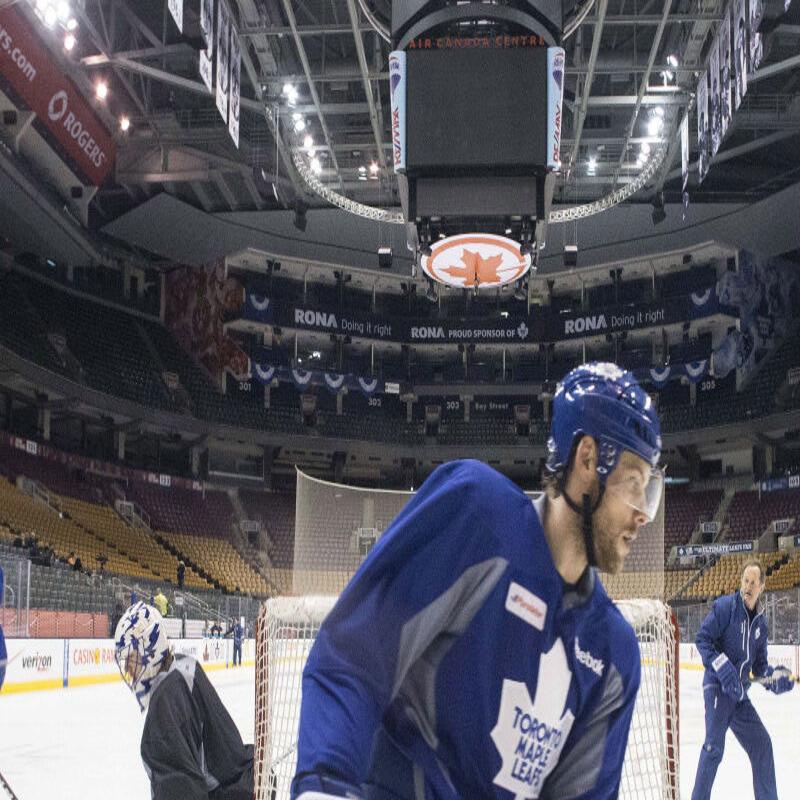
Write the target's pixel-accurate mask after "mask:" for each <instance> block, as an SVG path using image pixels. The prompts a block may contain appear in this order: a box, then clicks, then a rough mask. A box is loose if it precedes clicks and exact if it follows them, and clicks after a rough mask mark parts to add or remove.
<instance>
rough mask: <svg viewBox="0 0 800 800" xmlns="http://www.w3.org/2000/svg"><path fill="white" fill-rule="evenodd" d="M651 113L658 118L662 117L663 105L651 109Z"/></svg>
mask: <svg viewBox="0 0 800 800" xmlns="http://www.w3.org/2000/svg"><path fill="white" fill-rule="evenodd" d="M653 115H654V116H656V117H658V118H659V119H664V106H656V107H655V108H654V109H653Z"/></svg>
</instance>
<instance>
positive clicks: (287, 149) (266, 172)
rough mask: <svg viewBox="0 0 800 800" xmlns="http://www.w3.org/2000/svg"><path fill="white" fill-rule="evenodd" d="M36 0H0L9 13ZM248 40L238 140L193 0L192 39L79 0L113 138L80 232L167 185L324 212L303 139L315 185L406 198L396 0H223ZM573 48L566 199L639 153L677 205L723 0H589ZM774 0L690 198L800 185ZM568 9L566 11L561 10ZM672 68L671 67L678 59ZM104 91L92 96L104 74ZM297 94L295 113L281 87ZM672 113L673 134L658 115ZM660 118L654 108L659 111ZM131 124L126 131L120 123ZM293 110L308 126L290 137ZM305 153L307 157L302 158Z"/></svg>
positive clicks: (782, 33)
mask: <svg viewBox="0 0 800 800" xmlns="http://www.w3.org/2000/svg"><path fill="white" fill-rule="evenodd" d="M15 2H19V3H21V4H27V3H28V0H0V7H2V6H5V5H10V4H14V3H15ZM228 2H229V5H230V7H231V10H232V12H233V15H234V17H235V18H236V26H237V28H238V30H239V32H240V34H241V40H242V46H243V52H242V114H241V131H240V135H241V139H240V145H239V147H238V148H237V147H236V146H235V145H234V144H233V142H232V140H231V138H230V136H229V133H228V129H227V125H226V124H225V123H224V122H223V120H222V118H221V116H220V115H219V113H218V111H217V109H216V107H215V104H214V98H213V97H212V96H211V95H210V93H209V92H208V91H207V90H206V88H205V86H204V84H203V83H202V81H201V78H200V75H199V72H198V54H199V50H200V48H201V46H202V44H201V43H202V39H201V34H200V26H199V5H200V4H199V0H186V2H185V4H184V32H183V34H180V33H179V32H178V29H177V27H176V25H175V23H174V21H173V19H172V17H171V16H170V13H169V10H168V6H167V0H81V2H78V0H72V3H71V5H72V6H73V7H74V13H75V14H76V17H77V19H78V23H79V26H78V32H77V36H76V40H77V41H76V44H75V46H74V48H72V50H71V51H70V52H69V53H65V52H64V50H63V47H62V42H61V40H60V39H59V38H58V37H57V36H56V35H54V34H50V42H51V46H52V50H53V56H54V58H56V59H58V60H59V61H60V62H61V65H62V66H63V68H64V70H65V71H67V72H68V73H69V74H70V75H71V76H72V77H73V78H74V79H75V81H76V82H77V84H78V85H79V86H80V87H81V89H82V90H83V91H84V92H85V94H86V95H87V97H90V98H92V100H93V102H94V103H95V106H96V107H98V110H99V111H100V113H101V114H102V116H103V117H104V120H105V122H106V124H107V125H109V126H110V127H111V126H113V128H114V130H115V131H116V135H117V142H118V157H117V165H116V172H115V176H114V180H113V181H109V182H108V183H107V185H105V186H104V187H103V188H101V190H100V191H98V192H97V194H96V195H95V196H94V198H93V200H92V202H91V206H90V209H89V215H88V226H89V228H91V229H93V230H99V229H101V228H103V227H104V226H106V225H108V224H109V223H111V222H113V221H114V220H116V219H118V218H120V217H121V216H122V215H123V214H125V213H127V212H129V211H132V210H134V209H136V208H137V207H138V206H141V205H142V204H144V203H146V202H147V201H148V200H150V199H151V198H153V197H154V196H156V195H158V194H160V193H162V192H166V193H168V194H170V195H172V196H174V197H176V198H178V199H180V200H182V201H184V202H187V203H189V204H191V205H192V206H194V207H196V208H197V209H199V210H203V211H206V212H213V213H220V212H231V211H239V212H241V211H263V212H268V211H271V210H277V209H285V208H291V207H292V205H293V203H294V201H295V200H296V198H301V199H302V200H303V201H304V202H306V203H307V204H308V205H310V206H315V205H318V206H321V207H322V206H325V205H326V203H325V202H324V201H322V200H320V199H319V198H318V197H317V196H316V195H315V194H314V193H313V192H311V191H310V190H309V188H308V186H307V185H306V183H305V182H304V181H303V179H302V177H301V176H300V175H299V174H298V172H297V170H296V169H295V167H294V165H293V151H294V150H298V149H300V148H301V147H302V145H303V141H302V140H303V139H304V138H305V136H306V135H310V136H312V137H313V140H314V149H313V154H312V155H313V157H316V158H317V159H318V160H319V169H320V172H319V175H318V177H319V179H320V180H321V181H322V182H323V183H324V184H325V185H326V186H328V187H330V188H331V189H332V190H334V191H336V192H338V193H340V194H342V195H344V196H346V197H348V198H351V199H353V200H355V201H358V202H361V203H364V204H368V205H371V206H381V207H386V206H393V207H397V206H398V197H397V186H396V181H395V178H394V175H393V173H392V170H391V166H390V165H389V158H388V156H389V155H390V149H389V148H390V141H391V137H390V130H389V117H390V104H389V87H388V73H387V54H388V51H389V45H388V44H387V42H385V41H384V40H383V39H382V38H381V36H380V35H379V34H378V33H377V32H376V30H375V29H374V28H373V27H372V25H371V24H370V22H369V21H368V20H367V18H366V16H365V14H364V11H363V10H362V8H361V6H360V3H363V4H364V5H365V6H366V7H367V8H369V9H370V10H371V12H372V13H373V14H374V15H375V17H377V18H378V19H379V20H380V19H383V20H386V19H388V17H389V12H390V3H389V0H228ZM590 2H592V5H591V9H590V11H589V13H588V15H587V16H586V17H585V19H584V20H583V22H582V23H581V24H580V26H579V27H578V28H577V30H576V31H575V33H574V34H573V35H572V36H570V37H569V38H568V39H567V40H566V42H565V48H566V51H567V71H566V83H565V101H564V107H565V117H564V131H563V136H564V138H563V149H562V159H563V164H564V166H565V169H564V172H563V174H562V176H561V177H560V178H559V181H558V184H557V188H556V192H555V200H554V202H555V203H556V205H562V206H564V205H567V206H568V205H573V204H577V203H585V202H591V201H594V200H597V199H599V198H602V197H603V196H606V195H608V194H609V193H610V192H612V191H614V190H618V189H620V188H622V187H625V186H626V185H629V184H630V183H631V181H634V180H635V179H636V177H637V175H638V174H639V173H640V172H641V164H640V163H638V159H639V154H640V152H641V150H642V148H643V147H646V146H647V145H651V146H652V145H653V144H656V143H657V142H660V141H664V142H666V143H668V145H669V150H668V156H667V159H666V161H665V163H664V165H663V166H662V167H661V168H660V169H659V170H658V171H657V172H656V174H655V175H654V177H653V178H652V180H650V181H648V183H647V185H646V186H645V188H643V189H641V190H640V191H638V192H637V193H636V194H635V195H634V196H633V197H632V198H631V201H632V202H638V203H645V204H649V203H654V204H656V205H658V204H659V203H660V201H661V197H662V195H661V192H662V191H663V192H664V194H663V198H664V200H665V201H666V202H667V203H679V202H680V197H681V176H680V161H681V156H680V145H679V139H680V137H679V136H678V126H679V124H680V122H681V120H682V118H683V117H684V116H685V115H686V113H687V108H688V107H690V106H691V104H692V102H693V97H694V90H695V86H696V82H697V79H698V76H699V75H700V74H701V72H702V71H703V69H704V68H705V65H706V62H707V56H708V50H709V47H710V43H711V42H712V40H713V38H714V36H715V34H716V30H717V27H718V25H719V22H720V20H721V19H722V14H723V11H724V10H725V9H726V8H727V7H728V6H727V3H726V2H722V0H662V1H661V2H659V0H644V2H640V0H590ZM772 2H776V3H777V2H779V3H780V8H781V9H782V8H783V0H770V2H768V3H767V4H766V8H767V16H769V14H774V15H775V16H774V18H773V19H770V20H769V25H768V27H769V30H768V31H767V32H766V33H765V36H764V42H765V44H764V59H763V62H762V64H761V66H760V67H759V69H758V70H757V71H756V72H755V73H753V74H751V75H750V77H749V87H748V92H747V95H746V97H745V100H744V102H743V105H742V107H741V108H740V109H739V110H738V111H737V112H736V114H735V115H734V117H733V122H732V126H731V128H730V129H729V132H728V134H727V136H726V138H725V140H724V142H723V144H722V147H721V149H720V151H719V152H718V154H717V155H716V157H715V158H714V159H713V161H712V163H711V169H710V172H709V174H708V176H707V177H706V178H705V180H704V181H703V183H702V185H698V182H697V164H696V159H697V149H696V123H695V120H694V114H693V113H692V114H691V116H690V138H691V141H692V148H691V156H690V158H691V173H690V181H689V192H690V196H691V201H692V203H735V204H740V203H752V202H755V201H757V200H761V199H763V198H765V197H767V196H769V195H771V194H773V193H775V192H778V191H780V190H781V189H784V188H786V187H787V186H790V185H792V184H795V183H797V182H798V181H800V56H798V55H797V53H798V50H799V49H800V0H794V2H793V3H792V5H791V6H790V8H789V10H788V11H787V12H786V13H785V14H782V15H778V13H777V11H775V9H776V7H777V6H775V5H772V4H771V3H772ZM565 10H566V11H567V12H569V10H570V9H569V7H566V8H565ZM675 64H677V66H675ZM101 80H102V81H105V82H107V84H108V86H109V93H108V96H107V97H106V99H105V100H104V101H102V103H101V102H98V101H97V100H96V99H95V98H94V97H93V90H94V87H95V86H96V85H97V83H98V82H99V81H101ZM286 84H292V85H293V86H295V87H296V89H297V100H296V103H295V105H293V106H291V107H290V106H289V105H288V103H287V101H286V95H285V94H284V92H283V91H282V90H283V87H284V86H285V85H286ZM656 109H663V127H662V129H661V131H659V132H658V133H657V134H654V133H653V132H652V130H651V129H650V128H649V125H648V122H649V120H650V119H651V118H652V117H653V115H654V113H655V112H656ZM659 113H660V112H659ZM123 115H124V116H127V117H129V119H130V122H131V125H130V128H129V130H127V131H126V132H124V133H123V132H121V131H119V130H118V129H117V126H118V120H119V119H120V118H121V117H122V116H123ZM296 115H301V116H302V120H303V123H304V125H305V129H304V131H303V132H302V134H297V133H295V131H294V130H293V127H294V125H295V116H296ZM305 157H306V159H307V160H308V159H309V158H310V156H305Z"/></svg>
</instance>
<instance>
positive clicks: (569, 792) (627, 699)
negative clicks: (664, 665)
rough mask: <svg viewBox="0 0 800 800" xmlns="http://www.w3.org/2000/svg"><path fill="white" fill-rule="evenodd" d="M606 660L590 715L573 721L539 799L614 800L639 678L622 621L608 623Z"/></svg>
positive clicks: (629, 632) (632, 642) (635, 650)
mask: <svg viewBox="0 0 800 800" xmlns="http://www.w3.org/2000/svg"><path fill="white" fill-rule="evenodd" d="M611 628H612V630H613V631H614V632H613V637H614V645H613V648H612V649H613V652H615V653H617V654H618V656H617V657H616V658H615V660H614V661H612V662H611V663H610V664H609V666H608V670H607V672H606V675H605V677H604V681H603V688H602V692H601V694H600V697H599V698H598V700H597V702H596V703H595V704H594V706H593V708H592V711H591V713H590V714H589V715H588V717H587V718H586V719H585V720H581V721H580V722H579V724H576V726H575V728H574V729H573V731H572V732H571V734H570V740H571V742H570V744H569V745H568V747H567V748H566V749H565V751H564V752H563V753H562V754H561V757H560V758H559V761H558V764H557V765H556V768H555V769H554V770H553V773H552V774H551V775H550V777H549V778H548V779H547V783H546V784H545V789H544V792H543V794H542V800H616V798H617V795H618V792H619V784H620V780H621V778H622V764H623V762H624V760H625V749H626V747H627V743H628V732H629V730H630V727H631V720H632V718H633V709H634V705H635V703H636V695H637V693H638V691H639V684H640V681H641V659H640V655H639V643H638V642H637V640H636V634H635V633H634V632H633V629H632V628H631V627H630V626H629V625H628V623H627V622H625V621H624V620H622V619H619V620H617V621H616V624H614V625H612V626H611Z"/></svg>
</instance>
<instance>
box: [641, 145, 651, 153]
mask: <svg viewBox="0 0 800 800" xmlns="http://www.w3.org/2000/svg"><path fill="white" fill-rule="evenodd" d="M642 154H643V155H645V156H649V155H650V145H649V143H648V142H642Z"/></svg>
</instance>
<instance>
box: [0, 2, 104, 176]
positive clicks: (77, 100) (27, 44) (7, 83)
mask: <svg viewBox="0 0 800 800" xmlns="http://www.w3.org/2000/svg"><path fill="white" fill-rule="evenodd" d="M0 84H2V86H3V87H4V88H5V89H7V90H8V91H9V92H10V93H11V94H12V95H13V96H14V99H15V101H17V102H18V104H19V105H22V106H25V107H27V108H30V109H31V111H33V112H34V113H35V114H36V122H35V124H36V125H37V128H39V129H40V130H41V132H42V133H43V135H45V136H47V138H48V140H49V141H50V142H51V143H52V144H53V146H54V147H55V148H56V149H57V150H58V151H59V152H60V153H61V154H62V156H64V157H65V158H66V159H67V160H68V161H69V162H70V163H71V165H72V166H73V167H74V168H75V170H76V172H78V173H79V174H80V175H81V176H82V177H83V178H84V179H86V180H87V181H88V183H89V184H91V185H93V186H101V185H102V184H103V182H104V181H105V179H106V178H107V177H108V174H109V172H110V170H111V168H112V167H113V165H114V158H115V155H116V145H115V144H114V140H113V139H112V137H111V135H110V134H109V132H108V130H107V129H106V127H105V125H104V124H103V122H102V121H101V119H100V117H99V116H98V115H97V114H96V113H95V111H94V109H93V108H92V106H91V105H90V103H89V102H88V101H87V100H85V99H84V97H83V95H82V94H81V93H80V91H78V88H77V86H76V85H75V84H74V83H73V82H72V81H71V80H70V79H69V78H68V77H67V76H66V75H65V74H64V73H63V71H62V70H61V69H60V68H59V66H58V64H57V63H56V62H55V61H54V60H53V56H52V55H51V53H50V52H49V51H48V49H47V46H46V45H45V43H44V42H43V41H42V40H41V39H40V38H39V35H38V34H37V33H36V31H35V29H34V27H33V26H32V24H31V23H30V22H28V20H27V19H26V17H25V15H24V14H23V12H22V10H21V9H20V8H19V7H15V6H12V7H9V8H4V9H2V10H0Z"/></svg>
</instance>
